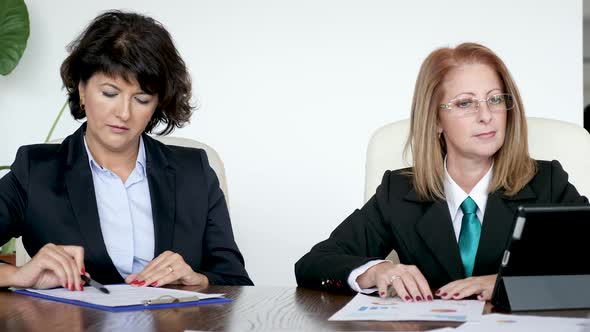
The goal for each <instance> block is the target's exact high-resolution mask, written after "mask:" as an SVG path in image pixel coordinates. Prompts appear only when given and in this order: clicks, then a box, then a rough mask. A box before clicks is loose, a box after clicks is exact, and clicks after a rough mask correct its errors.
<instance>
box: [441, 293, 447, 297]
mask: <svg viewBox="0 0 590 332" xmlns="http://www.w3.org/2000/svg"><path fill="white" fill-rule="evenodd" d="M447 295H448V294H447V293H442V295H441V296H440V297H445V296H447Z"/></svg>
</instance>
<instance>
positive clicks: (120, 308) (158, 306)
mask: <svg viewBox="0 0 590 332" xmlns="http://www.w3.org/2000/svg"><path fill="white" fill-rule="evenodd" d="M13 292H14V293H17V294H22V295H28V296H32V297H37V298H41V299H45V300H51V301H56V302H62V303H67V304H73V305H77V306H81V307H86V308H92V309H98V310H104V311H110V312H121V311H133V310H147V309H163V308H176V307H187V306H194V305H205V304H214V303H226V302H232V301H233V300H232V299H227V298H224V297H223V298H214V299H203V300H198V301H186V302H175V303H157V304H134V305H126V306H106V305H100V304H93V303H88V302H84V301H77V300H70V299H64V298H61V297H57V296H50V295H45V294H39V293H35V292H29V291H28V290H26V289H17V290H13Z"/></svg>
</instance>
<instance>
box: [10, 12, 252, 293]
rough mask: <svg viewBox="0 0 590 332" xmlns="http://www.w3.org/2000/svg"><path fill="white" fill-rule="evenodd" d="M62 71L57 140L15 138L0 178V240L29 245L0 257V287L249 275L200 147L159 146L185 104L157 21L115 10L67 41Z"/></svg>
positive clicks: (77, 286) (185, 84)
mask: <svg viewBox="0 0 590 332" xmlns="http://www.w3.org/2000/svg"><path fill="white" fill-rule="evenodd" d="M68 50H69V51H70V55H69V56H68V57H67V58H66V60H65V61H64V62H63V64H62V67H61V76H62V80H63V83H64V86H65V87H66V89H67V91H68V95H69V105H70V109H71V113H72V116H73V117H74V118H75V119H84V118H86V122H84V123H83V124H82V126H81V127H80V128H79V129H78V130H77V131H76V132H75V133H73V134H72V135H70V136H69V137H67V138H66V139H65V140H64V141H63V143H62V144H59V145H57V144H42V145H30V146H23V147H21V148H20V149H19V151H18V152H17V156H16V159H15V162H14V163H13V165H12V166H11V171H10V173H8V174H7V175H6V176H4V177H3V178H2V179H0V243H4V241H6V240H8V239H9V238H11V237H17V236H21V235H22V236H23V243H24V245H25V248H26V249H27V251H28V252H29V254H31V255H32V257H33V258H32V259H31V261H29V262H28V263H26V264H25V265H23V266H22V267H15V266H12V265H8V264H4V265H0V287H1V286H17V287H33V288H50V287H57V286H62V287H65V288H68V289H70V290H83V282H82V281H81V277H80V276H81V274H88V273H91V274H92V277H93V278H94V279H96V280H97V281H99V282H102V283H121V282H123V281H125V282H126V283H128V284H132V285H136V286H163V285H166V284H184V285H203V286H206V285H208V284H209V283H211V284H234V285H251V284H252V281H251V280H250V279H249V277H248V274H247V273H246V270H245V268H244V259H243V257H242V255H241V253H240V251H239V250H238V247H237V245H236V243H235V241H234V237H233V233H232V228H231V223H230V220H229V214H228V210H227V204H226V201H225V197H224V195H223V192H222V191H221V189H220V187H219V182H218V179H217V177H216V175H215V173H214V171H213V170H212V169H211V167H210V166H209V163H208V160H207V156H206V154H205V152H204V151H203V150H200V149H191V148H184V147H177V146H166V145H164V144H162V143H159V142H158V141H156V140H154V139H153V138H151V137H150V136H148V135H147V133H151V132H154V131H155V130H156V129H157V127H158V126H159V125H163V126H164V127H163V129H162V130H161V131H160V134H168V133H170V132H172V131H173V130H174V129H175V128H177V127H181V126H182V125H184V124H185V123H187V122H188V121H189V119H190V116H191V114H192V107H191V105H190V97H191V82H190V78H189V75H188V72H187V69H186V66H185V64H184V62H183V60H182V59H181V57H180V55H179V54H178V51H177V50H176V48H175V46H174V44H173V42H172V39H171V37H170V35H169V33H168V32H167V31H166V29H165V28H164V27H163V26H162V25H161V24H160V23H159V22H157V21H155V20H154V19H152V18H149V17H146V16H143V15H139V14H135V13H126V12H121V11H109V12H106V13H104V14H101V15H99V16H98V17H96V18H95V19H94V20H93V21H92V22H91V23H90V25H89V26H88V27H87V28H86V30H85V31H84V32H83V33H82V34H81V35H80V36H79V37H78V38H77V39H76V40H75V41H74V42H72V44H70V45H69V47H68Z"/></svg>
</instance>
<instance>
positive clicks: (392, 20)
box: [0, 0, 582, 285]
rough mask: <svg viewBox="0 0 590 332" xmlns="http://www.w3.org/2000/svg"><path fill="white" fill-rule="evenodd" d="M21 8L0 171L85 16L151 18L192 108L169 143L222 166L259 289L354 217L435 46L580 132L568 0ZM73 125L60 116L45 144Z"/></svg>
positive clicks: (30, 131) (320, 0) (48, 99)
mask: <svg viewBox="0 0 590 332" xmlns="http://www.w3.org/2000/svg"><path fill="white" fill-rule="evenodd" d="M478 3H479V4H478ZM27 4H28V7H29V12H30V16H31V37H30V39H29V45H28V48H27V50H26V52H25V55H24V57H23V59H22V61H21V63H20V64H19V66H18V67H17V68H16V70H15V71H14V72H13V73H12V74H11V75H10V76H8V77H0V139H1V140H2V141H3V144H2V145H1V146H0V164H6V163H11V162H12V160H13V158H14V154H15V152H16V150H17V148H18V146H20V145H23V144H30V143H36V142H40V141H42V140H43V139H44V137H45V135H46V133H47V131H48V128H49V125H50V123H51V122H52V120H53V118H54V116H55V115H56V113H57V111H58V108H59V107H60V106H61V104H62V103H63V101H64V95H65V94H64V91H63V90H61V81H60V78H59V66H60V64H61V61H62V60H63V59H64V57H65V56H66V52H65V48H64V47H65V45H66V44H67V43H69V42H70V41H71V40H72V39H73V38H74V37H75V36H76V35H77V34H78V33H79V32H80V31H81V30H82V29H83V27H85V25H86V24H87V23H88V22H89V21H90V19H92V18H93V17H94V16H96V15H97V14H98V13H99V12H100V11H102V10H105V9H108V8H129V9H135V10H138V11H140V12H143V13H147V14H149V15H152V16H154V17H155V18H157V19H158V20H160V21H161V22H163V23H164V25H165V26H166V27H167V28H168V29H169V30H170V32H171V34H172V35H173V36H174V38H175V40H176V43H177V46H178V48H179V49H180V53H181V54H182V56H183V57H184V59H185V60H186V62H187V64H188V66H189V69H190V72H191V74H192V77H193V80H194V93H195V95H197V96H199V100H200V103H201V108H200V110H199V111H198V112H197V113H195V115H194V117H193V121H192V124H191V125H189V126H188V127H186V128H184V129H182V130H178V131H176V132H175V133H174V135H177V136H185V137H189V138H193V139H197V140H201V141H203V142H206V143H208V144H210V145H212V146H213V147H214V148H216V149H217V150H218V152H219V153H220V154H221V156H222V158H223V159H224V161H225V165H226V170H227V176H228V181H229V192H230V203H231V208H232V211H231V214H232V217H233V225H234V230H235V234H236V237H237V241H238V244H239V245H240V248H241V250H242V252H243V253H244V255H245V258H246V263H247V265H246V267H247V269H248V271H249V272H250V274H251V276H252V278H253V280H254V282H255V283H257V284H259V285H294V284H295V279H294V275H293V264H294V263H295V261H296V260H297V259H298V258H299V257H301V256H302V255H303V254H304V253H305V252H307V251H308V250H309V249H310V247H311V246H312V245H313V244H315V243H317V242H318V241H320V240H322V239H324V238H326V237H327V236H328V234H329V232H330V231H331V230H332V229H333V228H334V227H335V226H336V225H338V224H339V223H340V222H341V221H342V220H343V219H344V218H345V217H346V216H347V215H349V214H350V213H351V212H352V211H353V209H355V208H357V207H359V206H360V204H361V202H362V197H363V182H364V162H365V149H366V145H367V142H368V140H369V137H370V135H371V133H372V132H373V130H375V129H376V128H378V127H379V126H381V125H383V124H385V123H388V122H391V121H394V120H398V119H402V118H406V117H408V116H409V108H410V105H411V97H412V89H413V86H414V81H415V79H416V76H417V73H418V68H419V66H420V64H421V62H422V60H423V59H424V58H425V57H426V55H427V54H428V53H429V52H430V51H432V50H433V49H435V48H436V47H439V46H447V45H455V44H457V43H459V42H462V41H476V42H481V43H483V44H485V45H487V46H489V47H491V48H492V49H493V50H495V51H496V52H497V53H498V54H499V55H500V56H501V57H502V58H503V59H504V61H505V62H506V63H507V65H508V67H509V68H510V70H511V72H512V74H513V75H514V77H515V79H516V81H517V83H518V84H519V87H520V89H521V93H522V97H523V99H524V103H525V105H526V107H527V113H528V115H531V116H542V117H549V118H556V119H561V120H565V121H570V122H574V123H578V124H581V123H582V70H581V69H582V3H581V1H579V0H576V1H557V0H547V1H539V0H522V1H508V0H498V1H479V2H476V1H470V0H462V1H459V0H456V1H436V0H431V1H387V0H382V1H377V0H371V1H360V0H358V1H342V0H297V1H276V0H274V1H273V0H266V1H265V0H251V1H239V0H234V1H230V0H221V1H220V0H211V1H176V0H167V1H145V0H116V1H115V0H103V1H92V2H90V1H88V2H86V1H85V2H80V1H74V0H61V1H42V0H35V1H27ZM77 126H78V124H77V123H76V122H74V121H73V120H71V119H70V118H69V117H68V118H66V119H64V120H63V121H62V122H61V123H60V124H59V126H58V128H57V131H56V136H57V137H63V136H66V135H67V134H68V133H71V132H73V131H74V130H75V129H76V128H77Z"/></svg>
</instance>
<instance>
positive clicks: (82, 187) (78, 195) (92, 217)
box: [64, 124, 118, 274]
mask: <svg viewBox="0 0 590 332" xmlns="http://www.w3.org/2000/svg"><path fill="white" fill-rule="evenodd" d="M85 129H86V124H83V125H82V126H81V127H80V129H78V130H77V131H76V132H75V133H74V134H73V135H72V136H70V137H69V138H68V139H67V140H69V141H68V142H64V143H66V144H67V160H66V164H67V167H66V170H65V182H66V187H67V190H68V195H69V199H70V202H71V205H72V210H73V211H74V216H75V217H76V220H77V222H78V225H79V227H80V232H81V235H82V239H83V241H84V242H85V243H86V245H85V246H84V249H85V256H88V257H90V256H92V257H96V259H95V260H96V261H99V262H110V266H111V267H112V269H113V270H114V272H115V273H116V274H118V272H117V271H116V269H115V267H114V265H113V263H112V261H111V258H110V256H109V254H108V252H107V249H106V246H105V244H104V238H103V236H102V231H101V229H100V219H99V216H98V208H97V206H96V195H95V193H94V182H93V181H92V173H91V171H90V165H89V161H88V155H87V154H86V149H85V148H84V130H85ZM111 272H113V271H111Z"/></svg>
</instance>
